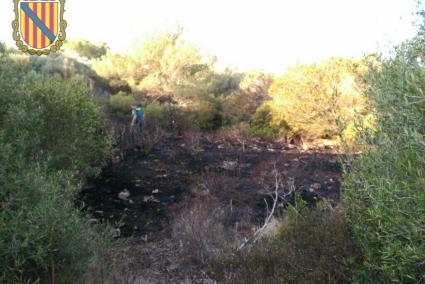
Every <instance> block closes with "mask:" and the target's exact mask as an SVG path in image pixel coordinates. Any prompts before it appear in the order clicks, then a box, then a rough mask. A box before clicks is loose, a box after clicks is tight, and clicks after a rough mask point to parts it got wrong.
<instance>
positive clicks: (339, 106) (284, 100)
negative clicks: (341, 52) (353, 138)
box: [266, 58, 369, 138]
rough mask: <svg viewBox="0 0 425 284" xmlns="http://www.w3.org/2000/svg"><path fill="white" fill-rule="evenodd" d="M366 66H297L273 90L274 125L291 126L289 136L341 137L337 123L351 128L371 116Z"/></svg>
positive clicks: (345, 62)
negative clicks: (366, 85)
mask: <svg viewBox="0 0 425 284" xmlns="http://www.w3.org/2000/svg"><path fill="white" fill-rule="evenodd" d="M365 63H366V62H365V61H363V60H354V59H353V60H351V59H340V58H332V59H329V60H326V61H323V62H321V63H319V64H308V65H297V66H295V67H292V68H289V69H288V70H287V71H286V73H285V74H284V75H283V76H282V77H280V78H277V79H276V80H275V81H274V83H273V84H272V85H271V87H270V89H269V96H270V97H271V98H272V99H271V101H269V102H266V104H268V105H269V106H270V109H271V114H272V118H273V119H272V123H273V124H274V125H275V126H276V127H280V126H281V125H285V126H286V125H287V126H289V128H290V132H289V133H288V135H289V136H291V135H296V134H298V135H302V136H304V137H307V138H331V137H335V136H337V134H338V133H339V130H340V129H339V127H338V125H337V120H340V121H343V122H344V124H345V125H346V126H347V127H349V126H350V125H354V124H355V123H356V119H357V118H358V117H360V118H362V119H364V118H365V117H366V116H367V115H368V111H369V109H368V103H367V100H366V98H365V97H364V96H363V90H364V84H363V76H364V75H365V73H366V71H367V66H366V64H365Z"/></svg>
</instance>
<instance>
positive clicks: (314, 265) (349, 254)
mask: <svg viewBox="0 0 425 284" xmlns="http://www.w3.org/2000/svg"><path fill="white" fill-rule="evenodd" d="M297 204H298V205H297V207H296V208H291V209H290V210H289V212H288V215H287V218H286V219H285V220H283V222H282V223H281V224H280V228H279V231H278V233H277V235H276V236H274V237H269V238H265V239H263V240H261V241H260V242H259V243H258V244H256V245H255V246H254V247H253V248H252V249H251V250H250V251H246V252H240V253H238V254H236V255H235V256H234V257H231V258H229V259H225V260H222V259H221V260H220V259H219V260H217V261H215V262H214V263H213V265H212V275H211V276H213V277H214V278H215V279H216V280H218V281H222V282H225V283H346V282H348V280H349V279H350V272H349V270H348V268H347V266H346V264H345V261H344V258H352V259H355V256H354V247H353V243H352V241H351V239H350V234H349V231H348V226H347V224H346V222H345V219H344V217H343V216H342V214H341V213H340V212H339V211H338V210H330V209H329V208H325V207H322V208H319V209H317V210H315V211H310V210H309V209H308V208H307V207H306V205H305V204H304V203H303V202H300V200H299V201H298V202H297Z"/></svg>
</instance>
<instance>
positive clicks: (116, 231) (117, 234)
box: [114, 228, 121, 238]
mask: <svg viewBox="0 0 425 284" xmlns="http://www.w3.org/2000/svg"><path fill="white" fill-rule="evenodd" d="M119 237H121V230H120V229H119V228H117V229H116V230H115V233H114V238H119Z"/></svg>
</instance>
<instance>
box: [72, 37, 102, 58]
mask: <svg viewBox="0 0 425 284" xmlns="http://www.w3.org/2000/svg"><path fill="white" fill-rule="evenodd" d="M66 47H69V48H70V49H71V50H74V51H75V52H77V54H78V55H79V56H81V57H85V58H87V59H98V58H101V57H102V56H105V55H106V54H107V53H108V51H109V48H108V46H107V45H106V43H104V42H102V43H98V44H94V43H92V42H90V41H87V40H74V41H67V42H66Z"/></svg>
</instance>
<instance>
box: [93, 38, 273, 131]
mask: <svg viewBox="0 0 425 284" xmlns="http://www.w3.org/2000/svg"><path fill="white" fill-rule="evenodd" d="M215 61H216V59H215V58H214V57H212V56H204V55H202V54H201V53H200V51H199V49H198V48H197V47H196V46H195V45H193V44H191V43H189V42H187V41H186V40H185V39H184V37H183V35H182V31H181V30H178V31H177V32H173V33H164V34H160V35H157V36H155V37H152V38H150V39H148V40H146V41H145V42H144V43H143V44H138V45H135V46H134V48H133V50H132V52H130V53H128V54H125V55H120V54H113V53H111V52H109V53H107V54H106V55H105V56H103V57H102V58H99V59H98V60H92V61H91V66H92V68H93V69H94V70H95V71H96V72H97V74H98V75H100V76H102V77H103V78H105V79H106V80H108V82H109V84H110V85H111V86H112V88H115V89H116V90H117V91H120V92H119V94H120V96H119V97H114V96H112V97H111V100H110V103H109V110H110V111H111V112H113V111H114V110H118V111H121V110H122V109H123V108H124V109H125V110H126V111H128V107H125V106H126V105H128V103H130V102H141V103H142V104H143V105H144V106H146V107H147V108H149V104H151V103H154V104H157V103H160V104H164V105H169V106H172V107H173V108H175V109H178V110H180V111H181V112H182V113H183V114H184V115H186V116H188V120H189V121H192V122H193V126H194V127H197V128H200V129H201V130H215V129H218V128H220V127H222V126H229V125H235V124H237V123H239V122H242V121H245V122H246V121H248V120H249V119H250V118H251V116H252V114H253V113H254V112H255V111H256V109H257V107H258V106H259V105H260V104H261V102H262V101H263V100H264V99H265V98H267V91H268V87H269V85H270V83H271V81H272V76H271V75H269V74H263V73H260V72H250V73H245V74H244V73H239V72H236V71H233V70H230V69H227V70H224V71H222V72H217V71H216V70H215V67H214V64H215ZM117 93H118V92H117ZM114 95H115V94H114Z"/></svg>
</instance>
